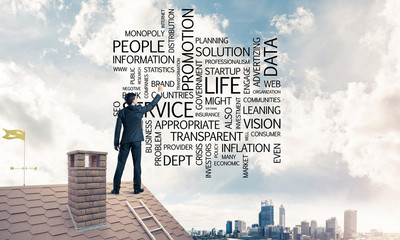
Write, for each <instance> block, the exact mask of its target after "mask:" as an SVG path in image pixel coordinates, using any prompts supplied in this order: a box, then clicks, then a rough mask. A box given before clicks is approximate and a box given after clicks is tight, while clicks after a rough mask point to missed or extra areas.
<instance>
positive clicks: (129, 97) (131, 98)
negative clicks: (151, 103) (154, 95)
mask: <svg viewBox="0 0 400 240" xmlns="http://www.w3.org/2000/svg"><path fill="white" fill-rule="evenodd" d="M125 102H126V103H127V104H128V105H132V104H133V105H136V104H137V102H138V100H137V97H136V94H134V93H127V94H126V95H125Z"/></svg>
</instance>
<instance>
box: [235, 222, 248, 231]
mask: <svg viewBox="0 0 400 240" xmlns="http://www.w3.org/2000/svg"><path fill="white" fill-rule="evenodd" d="M235 231H238V232H241V233H243V232H246V222H245V221H242V220H235Z"/></svg>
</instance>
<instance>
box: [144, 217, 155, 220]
mask: <svg viewBox="0 0 400 240" xmlns="http://www.w3.org/2000/svg"><path fill="white" fill-rule="evenodd" d="M149 218H153V216H147V217H143V218H142V220H146V219H149Z"/></svg>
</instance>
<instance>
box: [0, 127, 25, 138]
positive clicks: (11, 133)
mask: <svg viewBox="0 0 400 240" xmlns="http://www.w3.org/2000/svg"><path fill="white" fill-rule="evenodd" d="M3 130H4V131H5V132H6V135H4V136H3V138H5V139H9V140H10V139H16V138H19V139H22V140H24V141H25V132H24V131H22V130H6V129H4V128H3Z"/></svg>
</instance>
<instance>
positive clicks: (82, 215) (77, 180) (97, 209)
mask: <svg viewBox="0 0 400 240" xmlns="http://www.w3.org/2000/svg"><path fill="white" fill-rule="evenodd" d="M67 154H68V206H69V207H70V210H71V213H72V216H73V218H74V221H75V224H76V227H77V228H78V230H79V229H84V228H86V227H93V226H97V225H99V226H102V225H104V224H105V223H106V209H107V208H106V167H107V153H106V152H94V151H82V150H76V151H72V152H68V153H67ZM85 155H88V159H89V166H85Z"/></svg>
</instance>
